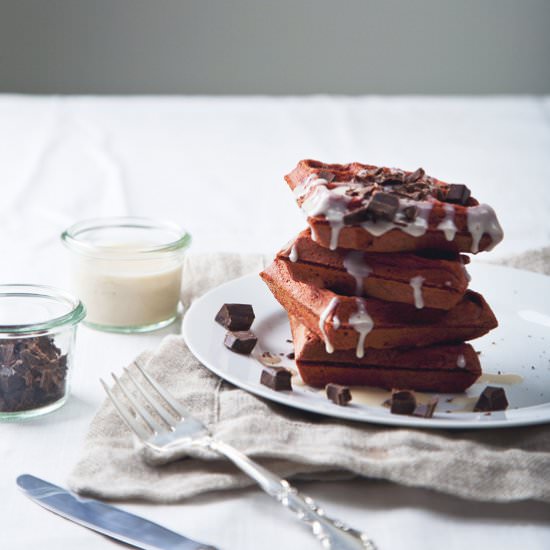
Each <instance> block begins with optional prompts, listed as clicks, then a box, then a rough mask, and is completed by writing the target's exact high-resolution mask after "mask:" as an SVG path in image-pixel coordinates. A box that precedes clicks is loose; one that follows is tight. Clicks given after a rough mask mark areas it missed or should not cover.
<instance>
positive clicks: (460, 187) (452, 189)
mask: <svg viewBox="0 0 550 550" xmlns="http://www.w3.org/2000/svg"><path fill="white" fill-rule="evenodd" d="M469 198H470V190H469V189H468V187H466V186H465V185H464V184H463V183H451V184H450V185H449V188H448V190H447V194H446V195H445V202H451V203H453V204H462V205H465V204H467V203H468V199H469Z"/></svg>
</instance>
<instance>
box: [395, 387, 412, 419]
mask: <svg viewBox="0 0 550 550" xmlns="http://www.w3.org/2000/svg"><path fill="white" fill-rule="evenodd" d="M415 408H416V397H415V395H414V392H412V391H409V390H394V391H393V392H392V394H391V405H390V411H391V412H392V413H393V414H412V413H413V412H414V410H415Z"/></svg>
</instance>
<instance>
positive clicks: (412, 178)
mask: <svg viewBox="0 0 550 550" xmlns="http://www.w3.org/2000/svg"><path fill="white" fill-rule="evenodd" d="M425 175H426V172H424V168H417V169H416V170H415V171H414V172H412V173H410V174H408V175H407V176H405V183H414V182H416V181H418V180H419V179H422V178H423V177H424V176H425Z"/></svg>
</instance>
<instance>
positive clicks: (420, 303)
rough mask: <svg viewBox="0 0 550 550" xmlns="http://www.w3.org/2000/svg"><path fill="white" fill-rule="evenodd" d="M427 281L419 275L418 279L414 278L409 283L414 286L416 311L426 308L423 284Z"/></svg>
mask: <svg viewBox="0 0 550 550" xmlns="http://www.w3.org/2000/svg"><path fill="white" fill-rule="evenodd" d="M425 280H426V279H425V278H424V277H422V276H421V275H417V276H416V277H413V278H412V279H411V280H410V281H409V284H410V285H411V286H412V289H413V298H414V305H415V306H416V309H422V308H423V307H424V297H423V296H422V284H423V283H424V281H425Z"/></svg>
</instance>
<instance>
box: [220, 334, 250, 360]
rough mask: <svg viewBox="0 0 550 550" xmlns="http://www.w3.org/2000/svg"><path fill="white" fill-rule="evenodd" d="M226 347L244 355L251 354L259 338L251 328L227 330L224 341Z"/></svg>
mask: <svg viewBox="0 0 550 550" xmlns="http://www.w3.org/2000/svg"><path fill="white" fill-rule="evenodd" d="M223 343H224V345H225V347H226V348H229V349H230V350H231V351H234V352H235V353H240V354H242V355H250V353H251V352H252V350H253V349H254V346H255V345H256V344H257V343H258V338H256V336H255V334H254V333H253V332H251V331H249V330H242V331H237V332H231V331H230V330H229V331H227V333H226V334H225V339H224V341H223Z"/></svg>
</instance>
